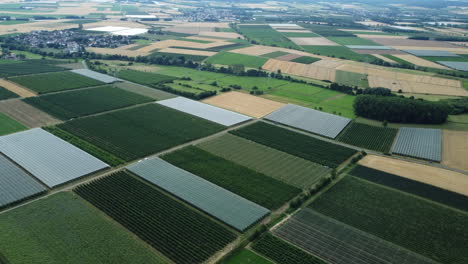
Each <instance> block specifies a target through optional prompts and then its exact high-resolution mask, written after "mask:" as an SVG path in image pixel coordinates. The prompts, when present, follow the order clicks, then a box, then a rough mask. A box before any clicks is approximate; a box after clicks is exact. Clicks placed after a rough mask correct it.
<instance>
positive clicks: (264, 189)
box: [162, 146, 301, 210]
mask: <svg viewBox="0 0 468 264" xmlns="http://www.w3.org/2000/svg"><path fill="white" fill-rule="evenodd" d="M162 159H164V160H165V161H167V162H169V163H171V164H173V165H175V166H177V167H179V168H182V169H184V170H186V171H189V172H191V173H193V174H195V175H197V176H200V177H202V178H204V179H205V180H208V181H210V182H212V183H214V184H216V185H218V186H221V187H223V188H224V189H226V190H229V191H231V192H233V193H236V194H238V195H240V196H242V197H244V198H246V199H247V200H250V201H252V202H254V203H257V204H259V205H261V206H263V207H266V208H268V209H272V210H273V209H277V208H279V207H280V206H282V205H283V204H285V203H286V202H288V201H289V200H291V199H292V198H293V197H294V196H296V195H297V194H299V193H300V191H301V190H300V189H298V188H296V187H293V186H291V185H288V184H285V183H283V182H281V181H278V180H276V179H273V178H271V177H268V176H266V175H264V174H262V173H260V172H256V171H254V170H251V169H249V168H246V167H244V166H241V165H238V164H236V163H234V162H232V161H229V160H226V159H223V158H221V157H218V156H215V155H213V154H211V153H209V152H207V151H204V150H202V149H200V148H197V147H193V146H191V147H186V148H184V149H181V150H178V151H175V152H172V153H169V154H165V155H163V156H162Z"/></svg>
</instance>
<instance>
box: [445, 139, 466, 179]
mask: <svg viewBox="0 0 468 264" xmlns="http://www.w3.org/2000/svg"><path fill="white" fill-rule="evenodd" d="M442 143H443V149H442V164H444V165H445V166H447V167H452V168H455V169H459V170H464V171H468V132H463V131H452V130H444V131H443V139H442ZM467 177H468V176H467Z"/></svg>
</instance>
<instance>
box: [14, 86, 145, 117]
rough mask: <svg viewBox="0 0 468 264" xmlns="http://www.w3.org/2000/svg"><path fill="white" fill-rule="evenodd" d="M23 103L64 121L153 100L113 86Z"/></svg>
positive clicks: (43, 97) (58, 94) (35, 98)
mask: <svg viewBox="0 0 468 264" xmlns="http://www.w3.org/2000/svg"><path fill="white" fill-rule="evenodd" d="M23 101H25V102H26V103H28V104H30V105H32V106H34V107H36V108H39V109H41V110H43V111H44V112H46V113H48V114H50V115H52V116H54V117H56V118H59V119H62V120H68V119H71V118H76V117H81V116H86V115H91V114H95V113H100V112H105V111H109V110H113V109H118V108H123V107H126V106H131V105H136V104H142V103H147V102H151V101H153V99H151V98H149V97H145V96H141V95H138V94H135V93H132V92H127V91H125V90H121V89H119V88H115V87H111V86H103V87H97V88H92V89H85V90H78V91H70V92H64V93H56V94H50V95H44V96H39V97H30V98H26V99H24V100H23Z"/></svg>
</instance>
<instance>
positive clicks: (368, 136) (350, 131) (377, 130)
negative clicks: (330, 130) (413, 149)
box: [337, 122, 398, 153]
mask: <svg viewBox="0 0 468 264" xmlns="http://www.w3.org/2000/svg"><path fill="white" fill-rule="evenodd" d="M397 133H398V129H396V128H388V127H376V126H370V125H366V124H361V123H357V122H352V123H351V125H349V126H348V127H347V128H345V129H344V131H343V132H342V133H341V134H340V135H339V136H338V138H337V140H338V141H341V142H344V143H346V144H350V145H354V146H358V147H361V148H365V149H370V150H376V151H380V152H384V153H388V152H390V149H391V147H392V144H393V141H394V140H395V137H396V135H397Z"/></svg>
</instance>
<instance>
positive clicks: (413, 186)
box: [349, 165, 468, 212]
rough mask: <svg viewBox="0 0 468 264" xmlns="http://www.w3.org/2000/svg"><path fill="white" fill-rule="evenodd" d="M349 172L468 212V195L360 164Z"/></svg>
mask: <svg viewBox="0 0 468 264" xmlns="http://www.w3.org/2000/svg"><path fill="white" fill-rule="evenodd" d="M349 174H351V175H353V176H355V177H359V178H362V179H365V180H368V181H371V182H374V183H378V184H381V185H385V186H388V187H391V188H394V189H398V190H400V191H404V192H407V193H411V194H414V195H417V196H420V197H423V198H426V199H429V200H432V201H435V202H438V203H442V204H445V205H448V206H452V207H455V208H458V209H461V210H465V211H467V212H468V196H465V195H462V194H458V193H455V192H451V191H447V190H444V189H441V188H438V187H435V186H432V185H429V184H425V183H422V182H418V181H414V180H411V179H407V178H404V177H400V176H397V175H394V174H390V173H386V172H383V171H379V170H375V169H371V168H367V167H364V166H360V165H358V166H356V167H355V168H354V169H353V170H352V171H351V172H350V173H349Z"/></svg>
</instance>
